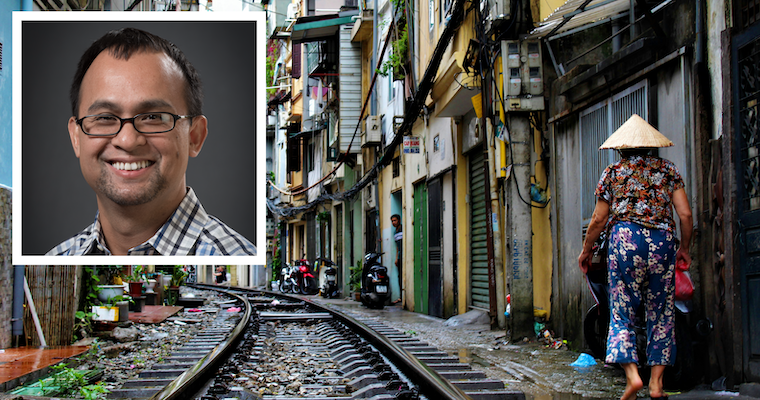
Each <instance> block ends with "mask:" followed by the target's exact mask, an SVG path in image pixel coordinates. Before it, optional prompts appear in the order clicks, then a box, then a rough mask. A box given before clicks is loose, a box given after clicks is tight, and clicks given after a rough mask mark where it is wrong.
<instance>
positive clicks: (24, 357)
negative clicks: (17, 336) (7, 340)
mask: <svg viewBox="0 0 760 400" xmlns="http://www.w3.org/2000/svg"><path fill="white" fill-rule="evenodd" d="M89 349H90V348H89V346H58V347H47V348H42V347H18V348H13V349H3V350H0V392H3V391H5V390H7V389H8V388H12V387H15V386H16V385H18V384H19V382H24V380H23V379H21V378H25V377H28V379H37V378H39V376H41V374H42V373H40V374H37V375H34V374H33V373H34V372H37V371H41V370H46V368H47V367H49V366H51V365H55V364H58V363H60V362H61V361H62V360H67V359H69V358H72V357H76V356H78V355H80V354H82V353H85V352H87V351H88V350H89Z"/></svg>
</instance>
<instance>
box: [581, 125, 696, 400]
mask: <svg viewBox="0 0 760 400" xmlns="http://www.w3.org/2000/svg"><path fill="white" fill-rule="evenodd" d="M672 145H673V143H672V142H671V141H670V140H668V138H666V137H665V136H663V135H662V134H661V133H660V132H658V131H657V129H655V128H654V127H652V126H651V125H649V124H648V123H647V122H646V121H644V120H643V119H642V118H641V117H639V116H638V115H635V114H634V115H633V116H632V117H631V118H630V119H628V121H627V122H626V123H625V124H623V125H622V126H621V127H620V128H619V129H618V130H617V131H615V133H613V134H612V135H611V136H610V137H609V138H608V139H607V141H605V142H604V144H602V146H601V147H599V149H617V150H618V151H619V152H620V155H621V160H620V161H618V162H616V163H614V164H612V165H610V166H608V167H607V169H605V170H604V172H603V173H602V176H601V178H600V179H599V183H598V185H597V187H596V191H595V195H596V197H597V202H596V207H595V209H594V214H593V216H592V217H591V222H590V223H589V226H588V231H587V234H586V240H585V242H584V243H583V250H582V251H581V254H580V255H579V256H578V265H579V267H580V269H581V271H583V273H586V272H587V271H588V266H589V265H590V262H591V255H592V251H591V248H592V247H593V245H594V242H595V241H596V240H597V238H599V235H600V234H601V233H602V231H603V230H604V229H609V235H608V238H609V241H610V242H609V247H608V249H609V250H608V258H607V272H608V274H607V275H608V278H607V279H608V284H609V288H610V295H609V304H610V329H609V332H608V335H607V355H606V357H605V362H607V363H619V364H620V365H621V366H622V367H623V370H624V371H625V375H626V387H625V391H624V392H623V395H622V396H621V400H629V399H635V398H636V392H638V391H639V390H640V389H641V388H642V387H643V382H642V380H641V377H640V376H639V371H638V367H637V363H638V361H639V360H638V354H637V353H636V332H635V331H634V329H633V324H634V319H635V315H636V311H637V309H638V308H639V306H640V305H643V306H644V307H645V314H644V315H645V318H646V329H647V349H646V354H647V360H648V364H649V365H650V366H651V376H650V379H649V387H648V389H649V395H650V396H651V398H653V399H657V398H667V396H666V395H665V392H664V391H663V386H662V376H663V373H664V372H665V367H666V366H668V365H673V363H674V361H675V355H676V354H675V353H676V343H675V329H674V318H675V312H674V307H675V302H674V293H675V278H674V270H675V264H676V262H677V261H681V262H684V263H686V265H690V264H691V257H690V256H689V245H690V243H691V234H692V216H691V207H690V205H689V200H688V197H687V196H686V191H685V190H684V182H683V179H682V178H681V175H680V173H679V172H678V169H677V168H676V166H675V165H674V164H673V163H672V162H670V161H668V160H665V159H662V158H659V157H656V156H652V155H649V152H650V150H651V149H654V148H659V147H669V146H672ZM673 208H675V210H676V213H677V214H678V218H679V220H680V227H681V229H680V233H681V242H680V247H678V245H677V239H676V237H675V230H676V224H675V221H674V219H673V212H672V209H673ZM677 247H678V248H677ZM676 248H677V249H676Z"/></svg>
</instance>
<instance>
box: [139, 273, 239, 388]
mask: <svg viewBox="0 0 760 400" xmlns="http://www.w3.org/2000/svg"><path fill="white" fill-rule="evenodd" d="M188 286H190V287H198V288H203V289H209V290H216V291H218V292H222V293H225V294H227V295H229V296H233V297H235V298H237V299H238V300H240V301H242V302H243V304H244V307H245V313H244V314H243V318H241V320H240V321H239V322H238V324H237V325H236V326H235V328H234V329H233V330H232V333H230V335H229V336H228V337H227V338H226V339H224V340H223V341H222V342H220V343H219V344H218V345H217V346H216V347H215V348H214V350H212V351H211V352H209V353H208V354H207V355H206V356H204V357H203V358H201V359H200V360H198V362H197V363H195V365H193V366H192V367H191V368H188V369H187V371H185V372H184V373H183V374H182V375H180V376H178V377H177V378H176V379H174V380H173V381H172V382H171V383H170V384H168V385H166V386H165V387H164V388H163V389H161V390H160V391H159V392H158V393H156V394H155V395H153V397H151V398H150V399H151V400H174V399H183V400H184V399H188V398H190V397H191V396H192V395H193V394H195V391H196V390H197V389H198V386H199V385H200V384H205V383H206V381H208V379H206V376H207V375H208V374H212V373H215V372H216V370H215V367H217V366H218V364H219V363H220V362H222V361H224V360H225V359H226V358H227V356H228V355H229V354H230V353H231V352H232V351H233V350H234V347H235V346H236V345H237V343H238V342H239V341H240V339H241V338H242V337H243V333H244V332H245V330H246V327H247V325H248V321H249V320H250V319H251V313H252V309H251V304H250V302H249V301H248V298H246V297H243V296H238V295H237V294H235V293H232V292H231V291H230V288H220V287H218V286H213V285H197V284H191V285H188ZM202 379H205V380H202Z"/></svg>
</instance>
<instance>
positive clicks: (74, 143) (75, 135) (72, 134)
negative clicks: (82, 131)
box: [69, 117, 79, 158]
mask: <svg viewBox="0 0 760 400" xmlns="http://www.w3.org/2000/svg"><path fill="white" fill-rule="evenodd" d="M69 139H71V147H73V148H74V154H76V156H77V158H79V125H77V120H76V119H75V118H74V117H71V118H69Z"/></svg>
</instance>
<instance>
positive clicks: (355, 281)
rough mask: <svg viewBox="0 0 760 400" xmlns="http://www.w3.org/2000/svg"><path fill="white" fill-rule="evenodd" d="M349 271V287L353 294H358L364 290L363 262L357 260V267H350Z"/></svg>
mask: <svg viewBox="0 0 760 400" xmlns="http://www.w3.org/2000/svg"><path fill="white" fill-rule="evenodd" d="M349 271H350V273H351V274H350V276H349V278H348V286H349V287H350V288H351V291H352V292H358V291H360V290H361V289H362V260H357V261H356V266H355V267H349Z"/></svg>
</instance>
